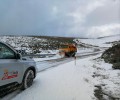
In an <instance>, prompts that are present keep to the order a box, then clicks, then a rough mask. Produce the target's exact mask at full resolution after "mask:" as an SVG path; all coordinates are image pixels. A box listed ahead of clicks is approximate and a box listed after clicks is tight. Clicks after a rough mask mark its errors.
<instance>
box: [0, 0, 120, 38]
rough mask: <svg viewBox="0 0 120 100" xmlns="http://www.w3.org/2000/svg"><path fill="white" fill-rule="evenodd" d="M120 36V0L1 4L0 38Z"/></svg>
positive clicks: (4, 1)
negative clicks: (22, 36)
mask: <svg viewBox="0 0 120 100" xmlns="http://www.w3.org/2000/svg"><path fill="white" fill-rule="evenodd" d="M14 34H15V35H48V36H76V37H99V36H108V35H114V34H120V0H0V35H14Z"/></svg>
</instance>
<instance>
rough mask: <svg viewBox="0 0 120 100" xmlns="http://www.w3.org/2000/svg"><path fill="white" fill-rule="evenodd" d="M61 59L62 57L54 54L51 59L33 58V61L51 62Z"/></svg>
mask: <svg viewBox="0 0 120 100" xmlns="http://www.w3.org/2000/svg"><path fill="white" fill-rule="evenodd" d="M59 58H62V56H60V55H58V54H56V55H55V56H53V57H46V58H33V60H34V61H36V62H39V61H45V60H53V59H59Z"/></svg>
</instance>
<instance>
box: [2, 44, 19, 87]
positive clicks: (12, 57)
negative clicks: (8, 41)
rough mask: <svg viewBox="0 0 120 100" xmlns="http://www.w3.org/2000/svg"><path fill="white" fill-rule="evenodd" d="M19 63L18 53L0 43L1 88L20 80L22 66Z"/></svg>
mask: <svg viewBox="0 0 120 100" xmlns="http://www.w3.org/2000/svg"><path fill="white" fill-rule="evenodd" d="M18 62H19V61H18V60H17V59H16V53H15V52H14V51H13V50H12V49H11V48H10V47H8V46H7V45H5V44H3V43H0V86H2V85H6V84H9V83H13V82H17V81H18V80H19V79H20V73H21V70H20V69H21V68H20V67H21V65H20V64H19V63H18Z"/></svg>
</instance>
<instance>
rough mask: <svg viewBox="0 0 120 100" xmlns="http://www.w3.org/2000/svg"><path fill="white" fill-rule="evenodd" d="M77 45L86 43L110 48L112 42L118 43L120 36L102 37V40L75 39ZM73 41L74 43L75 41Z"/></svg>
mask: <svg viewBox="0 0 120 100" xmlns="http://www.w3.org/2000/svg"><path fill="white" fill-rule="evenodd" d="M76 40H77V42H78V43H86V44H90V45H94V46H99V47H111V46H112V43H111V42H114V41H120V34H118V35H115V36H109V37H103V38H94V39H76ZM76 40H75V41H76Z"/></svg>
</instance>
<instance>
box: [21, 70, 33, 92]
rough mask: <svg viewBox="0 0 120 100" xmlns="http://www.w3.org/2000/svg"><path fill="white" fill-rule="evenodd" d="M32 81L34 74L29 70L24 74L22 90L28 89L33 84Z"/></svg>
mask: <svg viewBox="0 0 120 100" xmlns="http://www.w3.org/2000/svg"><path fill="white" fill-rule="evenodd" d="M33 79H34V72H33V70H31V69H29V70H27V71H26V72H25V75H24V78H23V82H22V90H24V89H27V88H28V87H30V86H31V85H32V83H33Z"/></svg>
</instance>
